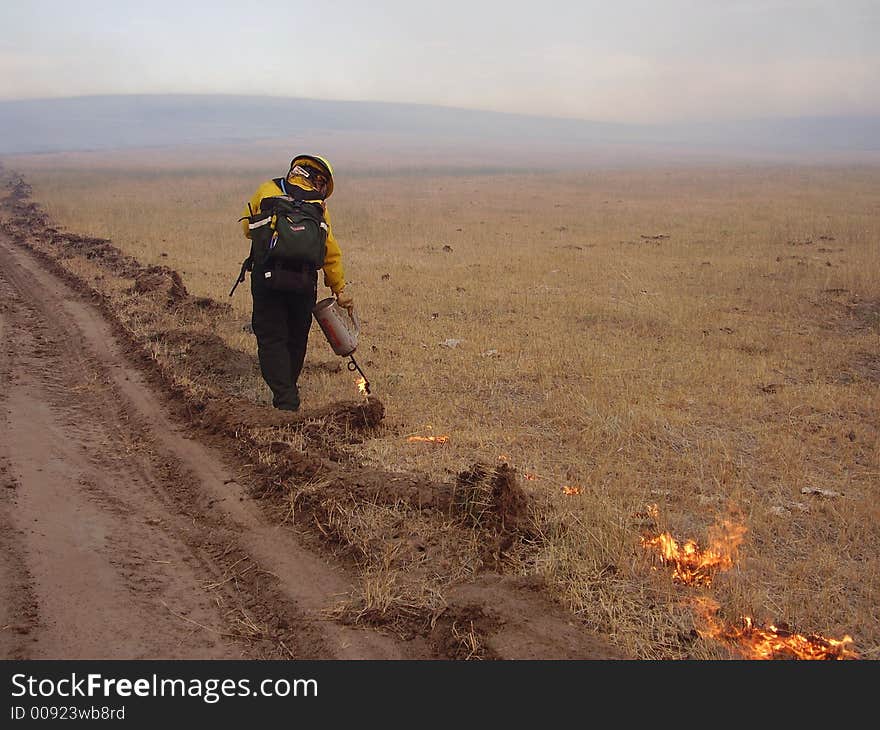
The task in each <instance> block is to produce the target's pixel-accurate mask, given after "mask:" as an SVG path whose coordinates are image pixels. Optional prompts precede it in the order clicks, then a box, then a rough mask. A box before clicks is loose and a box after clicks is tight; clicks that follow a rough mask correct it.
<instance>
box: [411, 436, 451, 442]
mask: <svg viewBox="0 0 880 730" xmlns="http://www.w3.org/2000/svg"><path fill="white" fill-rule="evenodd" d="M407 441H409V442H410V443H414V442H417V441H421V442H425V443H431V444H445V443H446V442H447V441H449V436H410V437H408V438H407Z"/></svg>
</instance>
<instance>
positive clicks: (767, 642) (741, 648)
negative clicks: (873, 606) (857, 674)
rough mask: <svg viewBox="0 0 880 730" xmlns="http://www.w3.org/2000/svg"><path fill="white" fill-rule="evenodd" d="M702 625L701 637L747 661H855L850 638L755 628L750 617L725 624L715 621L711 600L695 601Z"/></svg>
mask: <svg viewBox="0 0 880 730" xmlns="http://www.w3.org/2000/svg"><path fill="white" fill-rule="evenodd" d="M698 606H699V607H700V609H701V617H702V619H703V621H704V623H705V625H704V626H703V627H701V628H698V629H697V633H698V634H699V635H700V636H701V637H703V638H710V639H716V640H718V641H722V642H724V643H727V644H732V645H733V646H734V648H735V649H736V650H737V651H738V652H739V653H740V654H742V656H743V657H744V658H746V659H804V660H823V659H824V660H827V659H832V660H835V659H838V660H839V659H858V658H859V655H858V653H857V652H856V651H855V650H854V649H851V648H850V645H851V644H852V643H853V640H852V637H851V636H849V635H848V634H847V635H844V637H843V638H842V639H829V638H826V637H824V636H822V635H820V634H799V633H796V632H794V631H791V630H790V629H789V628H787V627H785V626H774V625H773V624H769V625H767V626H758V625H756V624H755V623H754V621H753V620H752V619H751V617H749V616H745V617H743V618H741V619H740V622H739V625H731V624H726V623H725V622H724V621H722V620H721V619H719V618H718V615H717V614H718V604H717V603H715V602H714V601H712V600H711V599H708V598H704V599H703V600H702V601H698Z"/></svg>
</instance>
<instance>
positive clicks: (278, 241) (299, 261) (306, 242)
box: [249, 178, 329, 271]
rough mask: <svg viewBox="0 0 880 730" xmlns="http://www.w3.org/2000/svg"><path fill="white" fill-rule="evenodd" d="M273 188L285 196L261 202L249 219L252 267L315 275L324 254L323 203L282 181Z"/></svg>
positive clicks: (312, 193)
mask: <svg viewBox="0 0 880 730" xmlns="http://www.w3.org/2000/svg"><path fill="white" fill-rule="evenodd" d="M275 184H276V185H278V187H279V188H281V189H282V190H283V191H284V194H283V195H276V196H273V197H270V198H263V200H262V201H261V202H260V212H259V213H257V214H255V215H253V216H251V218H250V219H249V220H250V225H249V227H250V229H251V241H252V243H253V249H252V252H251V254H252V257H253V263H254V264H256V265H258V266H262V267H263V268H266V269H273V268H276V267H278V266H281V267H303V268H308V269H311V270H314V271H317V270H318V269H320V268H321V267H323V266H324V258H325V256H326V254H327V233H328V231H329V229H328V226H327V223H326V222H325V220H324V201H323V199H322V198H320V197H316V196H317V193H315V192H314V191H310V190H303V189H302V188H298V187H295V186H292V185H286V184H285V180H284V178H277V179H276V180H275Z"/></svg>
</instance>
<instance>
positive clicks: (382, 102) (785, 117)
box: [0, 91, 880, 127]
mask: <svg viewBox="0 0 880 730" xmlns="http://www.w3.org/2000/svg"><path fill="white" fill-rule="evenodd" d="M137 97H149V98H157V97H175V98H226V99H230V98H233V99H277V100H281V101H303V102H316V103H320V104H350V105H376V106H387V107H395V106H397V107H412V108H421V109H443V110H446V111H451V112H471V113H478V114H495V115H499V116H504V117H515V118H520V119H547V120H556V121H563V122H584V123H587V124H596V125H615V126H626V127H669V126H676V125H681V124H697V125H702V124H706V125H709V124H736V123H754V122H785V121H793V120H833V119H865V120H867V119H877V120H880V111H878V112H873V113H869V112H860V113H851V114H820V113H811V114H794V115H791V114H789V115H781V116H761V117H754V116H753V117H725V118H714V119H712V118H697V119H678V120H676V121H653V122H633V121H621V120H616V121H609V120H603V119H595V118H589V117H575V116H553V115H550V114H525V113H523V112H511V111H500V110H498V109H486V108H481V107H465V106H448V105H445V104H440V103H431V104H429V103H425V102H407V101H387V100H382V99H369V100H367V99H322V98H318V97H309V96H283V95H280V94H246V93H231V92H177V91H172V92H115V93H94V94H73V95H67V96H39V97H21V98H0V104H27V103H41V102H59V101H76V100H87V99H112V98H129V99H130V98H137Z"/></svg>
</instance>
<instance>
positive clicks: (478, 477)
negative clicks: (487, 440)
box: [452, 464, 529, 532]
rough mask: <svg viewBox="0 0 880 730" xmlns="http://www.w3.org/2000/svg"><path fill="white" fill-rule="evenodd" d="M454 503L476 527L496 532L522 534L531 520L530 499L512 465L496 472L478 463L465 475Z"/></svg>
mask: <svg viewBox="0 0 880 730" xmlns="http://www.w3.org/2000/svg"><path fill="white" fill-rule="evenodd" d="M452 504H453V507H454V510H455V512H456V513H457V514H459V515H461V516H462V517H464V518H465V519H466V520H467V521H468V522H470V523H471V524H472V525H473V526H475V527H483V528H487V529H492V530H495V531H496V532H520V531H522V530H523V529H524V528H525V527H526V524H527V521H528V517H529V515H528V510H529V498H528V496H527V495H526V493H525V492H524V491H523V489H522V487H520V486H519V483H518V482H517V479H516V470H515V469H513V468H512V467H511V466H510V465H509V464H499V465H498V466H497V467H495V468H494V469H492V468H490V467H488V466H486V465H485V464H475V465H474V466H472V467H471V468H470V469H468V470H466V471H463V472H461V473H460V474H459V475H458V479H457V480H456V483H455V490H454V492H453V495H452Z"/></svg>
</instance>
